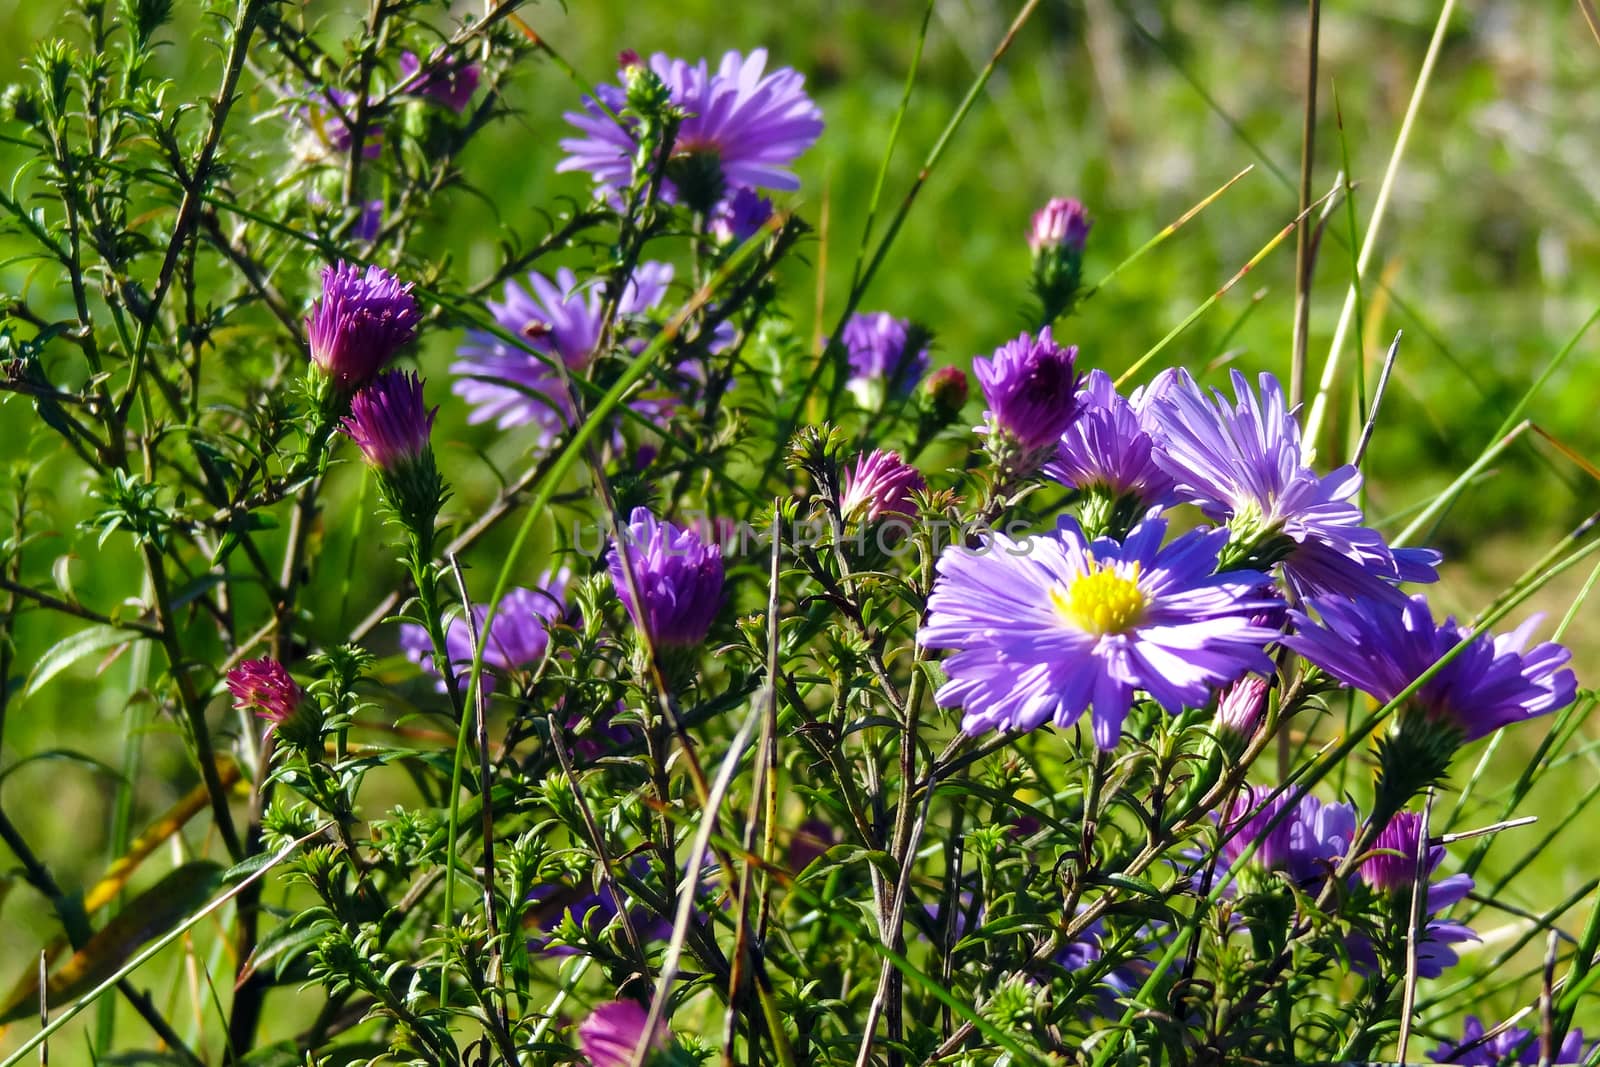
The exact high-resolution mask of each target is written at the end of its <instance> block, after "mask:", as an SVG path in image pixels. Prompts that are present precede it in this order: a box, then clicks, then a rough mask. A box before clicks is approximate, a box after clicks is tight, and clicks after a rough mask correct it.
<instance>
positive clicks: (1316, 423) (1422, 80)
mask: <svg viewBox="0 0 1600 1067" xmlns="http://www.w3.org/2000/svg"><path fill="white" fill-rule="evenodd" d="M1455 6H1456V0H1444V3H1443V5H1442V6H1441V7H1440V8H1439V18H1438V20H1437V21H1436V22H1435V23H1434V27H1433V37H1432V39H1431V40H1430V41H1429V42H1428V50H1427V52H1426V53H1425V54H1424V55H1423V57H1422V67H1421V69H1419V70H1418V71H1417V80H1416V84H1415V85H1413V86H1412V89H1411V100H1410V102H1409V103H1407V104H1406V113H1405V117H1404V118H1402V119H1401V120H1400V130H1399V132H1398V133H1397V134H1396V135H1395V141H1394V150H1393V151H1392V152H1391V153H1390V154H1389V163H1388V166H1387V167H1385V168H1384V172H1383V181H1382V182H1381V183H1379V185H1378V196H1377V199H1375V200H1374V201H1373V203H1372V217H1371V218H1370V219H1368V220H1367V232H1366V236H1365V237H1363V238H1362V241H1361V251H1360V253H1359V254H1358V255H1357V256H1356V269H1355V275H1354V277H1353V280H1352V282H1351V286H1350V288H1349V290H1348V291H1347V292H1346V294H1345V299H1344V307H1343V308H1342V309H1341V310H1340V312H1339V322H1338V325H1336V326H1335V327H1334V331H1333V342H1332V343H1331V344H1330V345H1329V346H1328V360H1327V362H1326V363H1324V364H1323V366H1322V380H1321V381H1320V382H1319V383H1318V384H1317V395H1316V397H1315V398H1314V399H1313V400H1312V402H1311V412H1310V414H1309V415H1308V416H1307V417H1306V429H1305V440H1306V441H1308V442H1310V443H1311V445H1312V446H1313V447H1315V445H1316V442H1317V435H1318V433H1319V432H1320V431H1321V429H1322V420H1323V417H1324V415H1325V414H1326V412H1327V408H1328V393H1329V392H1330V390H1332V388H1333V382H1334V378H1335V377H1336V376H1337V375H1338V373H1339V361H1340V359H1341V358H1342V355H1343V352H1344V341H1345V335H1346V334H1347V333H1348V332H1349V330H1350V325H1351V322H1352V320H1353V318H1354V316H1355V306H1356V299H1357V288H1356V287H1357V284H1358V283H1359V282H1360V279H1361V277H1362V276H1363V275H1365V274H1366V273H1367V267H1368V266H1369V265H1370V264H1371V262H1372V254H1373V252H1374V250H1375V249H1376V248H1377V246H1378V234H1379V233H1380V232H1381V231H1382V229H1383V220H1384V216H1385V215H1386V214H1387V213H1388V209H1389V197H1390V196H1391V195H1392V194H1393V192H1394V185H1395V180H1396V178H1397V177H1398V176H1399V173H1400V163H1401V161H1402V160H1403V159H1404V158H1405V154H1406V144H1407V142H1409V141H1410V139H1411V128H1412V126H1413V125H1415V123H1416V120H1417V114H1418V113H1419V112H1420V111H1421V109H1422V100H1423V97H1424V96H1426V95H1427V91H1428V83H1429V82H1430V81H1431V80H1432V78H1433V68H1434V64H1435V63H1437V62H1438V59H1439V52H1440V50H1441V49H1442V48H1443V46H1444V38H1445V30H1446V29H1448V28H1449V25H1450V15H1451V13H1452V12H1453V11H1454V10H1455ZM1513 421H1515V420H1513Z"/></svg>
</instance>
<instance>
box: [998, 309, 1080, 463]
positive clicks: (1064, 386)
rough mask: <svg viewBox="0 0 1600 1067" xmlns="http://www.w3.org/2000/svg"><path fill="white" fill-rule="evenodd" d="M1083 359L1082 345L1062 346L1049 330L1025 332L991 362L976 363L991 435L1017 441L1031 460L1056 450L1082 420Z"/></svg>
mask: <svg viewBox="0 0 1600 1067" xmlns="http://www.w3.org/2000/svg"><path fill="white" fill-rule="evenodd" d="M1077 359H1078V346H1077V345H1072V346H1070V347H1067V348H1063V347H1061V346H1060V345H1058V344H1056V342H1055V338H1054V337H1052V336H1051V335H1050V328H1049V327H1048V326H1047V327H1045V328H1044V329H1043V330H1041V331H1039V335H1038V336H1037V337H1035V336H1034V335H1032V334H1027V333H1024V334H1022V335H1020V336H1018V337H1017V338H1016V340H1013V341H1007V342H1006V343H1005V344H1003V345H1001V346H1000V347H999V348H997V349H996V350H995V352H994V355H993V356H991V357H989V358H988V359H985V358H983V357H981V356H980V357H978V358H977V359H974V360H973V361H972V373H973V374H975V375H977V377H978V384H979V385H980V386H982V387H983V399H984V400H985V401H986V402H987V403H988V405H989V410H988V411H986V412H984V419H985V421H986V423H987V425H988V428H989V430H990V432H991V433H993V434H996V435H999V436H1002V437H1006V438H1009V439H1011V440H1013V441H1015V442H1016V444H1017V446H1018V447H1019V448H1021V449H1022V451H1023V453H1024V454H1026V455H1031V454H1033V453H1037V452H1039V451H1040V450H1042V449H1044V448H1046V447H1054V446H1055V444H1056V442H1057V441H1058V440H1060V438H1061V435H1062V434H1064V433H1066V432H1067V427H1069V426H1071V425H1072V421H1073V420H1074V419H1076V418H1077V417H1078V412H1079V403H1078V388H1079V386H1080V385H1081V384H1082V378H1081V376H1080V375H1079V374H1078V372H1077ZM1022 465H1023V466H1029V465H1030V464H1029V463H1028V462H1026V461H1024V462H1023V464H1022Z"/></svg>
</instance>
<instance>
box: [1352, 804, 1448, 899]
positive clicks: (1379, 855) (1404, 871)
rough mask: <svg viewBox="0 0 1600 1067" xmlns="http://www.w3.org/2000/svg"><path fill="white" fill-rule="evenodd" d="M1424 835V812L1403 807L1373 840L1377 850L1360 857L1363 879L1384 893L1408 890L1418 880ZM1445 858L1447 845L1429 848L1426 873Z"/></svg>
mask: <svg viewBox="0 0 1600 1067" xmlns="http://www.w3.org/2000/svg"><path fill="white" fill-rule="evenodd" d="M1421 835H1422V816H1420V815H1418V814H1417V813H1416V812H1414V811H1402V812H1399V813H1398V814H1396V815H1395V817H1394V818H1392V819H1390V820H1389V825H1388V826H1385V827H1384V828H1383V831H1382V832H1381V833H1379V834H1378V836H1377V839H1376V840H1374V841H1373V842H1372V848H1373V850H1374V854H1373V855H1371V856H1368V857H1367V858H1366V859H1364V860H1362V861H1361V870H1360V874H1361V880H1362V881H1363V882H1365V883H1367V884H1368V885H1370V886H1371V887H1372V888H1374V889H1376V890H1378V891H1379V892H1381V893H1393V892H1396V891H1398V890H1401V889H1406V890H1409V889H1410V888H1411V886H1412V885H1413V884H1414V883H1415V882H1416V880H1417V859H1418V857H1417V846H1418V844H1419V840H1418V839H1419V838H1420V837H1421ZM1443 859H1444V846H1443V845H1434V846H1432V847H1431V848H1429V849H1428V857H1427V859H1426V860H1425V861H1424V873H1427V874H1431V873H1433V869H1434V868H1435V867H1437V866H1439V861H1441V860H1443Z"/></svg>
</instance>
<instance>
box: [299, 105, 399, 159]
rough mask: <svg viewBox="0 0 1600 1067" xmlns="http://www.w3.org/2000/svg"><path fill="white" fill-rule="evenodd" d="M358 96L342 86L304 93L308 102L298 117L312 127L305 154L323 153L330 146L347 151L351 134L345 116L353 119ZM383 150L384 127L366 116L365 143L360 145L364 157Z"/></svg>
mask: <svg viewBox="0 0 1600 1067" xmlns="http://www.w3.org/2000/svg"><path fill="white" fill-rule="evenodd" d="M358 99H359V97H358V96H357V95H356V94H355V93H352V92H347V91H345V90H344V89H328V90H326V91H322V90H318V91H316V92H312V93H310V94H309V95H308V96H307V103H306V105H305V107H304V108H302V109H301V110H300V111H299V119H300V121H301V122H302V123H303V124H304V125H305V126H306V127H309V129H310V131H311V138H312V141H313V142H314V143H313V144H309V145H305V146H304V147H305V148H306V149H307V154H308V155H311V156H312V157H317V156H322V155H325V154H326V153H327V150H329V149H331V150H332V151H334V152H348V151H350V145H351V144H352V143H353V142H354V137H353V135H352V134H351V132H350V125H349V123H348V122H346V118H349V119H351V120H354V119H355V113H356V101H357V100H358ZM382 153H383V127H381V126H380V125H378V123H377V122H375V121H373V119H372V118H371V116H368V119H367V129H366V143H364V144H363V145H362V146H361V156H362V158H363V159H377V158H378V156H379V155H381V154H382Z"/></svg>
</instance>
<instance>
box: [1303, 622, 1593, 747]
mask: <svg viewBox="0 0 1600 1067" xmlns="http://www.w3.org/2000/svg"><path fill="white" fill-rule="evenodd" d="M1310 606H1312V607H1314V608H1315V609H1316V613H1317V615H1318V617H1319V618H1318V619H1316V620H1314V619H1312V617H1311V616H1310V615H1309V614H1307V613H1306V612H1305V611H1293V612H1291V613H1290V615H1291V617H1292V618H1293V620H1294V623H1295V630H1296V633H1295V634H1294V636H1292V637H1288V638H1286V639H1285V640H1284V644H1285V645H1287V646H1288V647H1290V648H1292V649H1294V650H1295V651H1296V652H1298V653H1300V654H1301V655H1302V656H1304V657H1306V659H1308V660H1310V661H1311V662H1312V663H1315V664H1316V665H1317V666H1319V667H1321V668H1322V669H1323V670H1325V671H1327V672H1328V673H1329V674H1331V675H1333V676H1334V677H1335V678H1337V679H1339V680H1340V681H1341V682H1344V683H1345V684H1346V685H1351V686H1354V687H1355V688H1357V689H1360V690H1362V691H1363V692H1365V693H1367V694H1369V695H1371V696H1372V697H1374V698H1376V699H1377V700H1379V701H1381V702H1383V703H1388V702H1389V701H1391V700H1393V699H1394V698H1395V697H1397V696H1398V695H1400V693H1402V692H1404V691H1405V689H1406V688H1407V687H1409V686H1410V685H1411V683H1412V682H1414V681H1416V679H1417V678H1419V677H1421V675H1422V674H1423V672H1424V671H1426V670H1427V669H1428V668H1429V667H1432V666H1433V665H1434V664H1435V663H1437V662H1438V661H1439V660H1440V659H1441V658H1442V657H1443V656H1444V654H1445V653H1446V652H1448V651H1450V650H1451V649H1452V648H1454V647H1455V646H1456V645H1457V644H1459V643H1460V642H1461V641H1462V639H1463V638H1465V637H1467V636H1468V635H1469V634H1470V633H1471V632H1472V631H1471V628H1469V627H1466V626H1461V625H1458V624H1457V623H1456V621H1455V620H1454V619H1453V618H1447V619H1445V620H1444V622H1442V623H1436V622H1434V621H1433V614H1432V613H1431V612H1430V611H1429V610H1428V602H1427V600H1426V599H1424V598H1423V597H1421V596H1416V597H1412V598H1411V599H1410V600H1406V601H1402V602H1401V604H1400V605H1395V604H1392V603H1390V602H1389V601H1388V600H1356V601H1346V600H1343V599H1340V598H1335V597H1324V598H1320V599H1317V600H1313V601H1311V602H1310ZM1538 623H1539V618H1538V617H1537V616H1535V617H1534V618H1531V619H1529V620H1528V621H1527V622H1525V623H1524V624H1523V625H1521V626H1519V627H1518V628H1517V629H1515V630H1513V631H1511V632H1510V633H1508V634H1501V635H1498V636H1491V635H1489V634H1480V635H1479V636H1477V637H1474V638H1472V640H1471V641H1470V642H1469V643H1468V645H1467V647H1466V648H1464V649H1463V650H1462V651H1461V652H1459V653H1457V655H1456V656H1455V658H1453V659H1452V660H1451V661H1450V662H1449V663H1447V664H1445V666H1444V667H1443V668H1441V669H1440V671H1439V673H1437V674H1435V675H1434V676H1433V677H1432V678H1430V679H1429V680H1428V681H1427V682H1426V683H1425V684H1424V685H1423V686H1422V688H1421V689H1419V690H1418V691H1417V692H1416V693H1415V694H1413V695H1412V697H1411V698H1410V700H1409V702H1408V703H1407V706H1406V707H1405V708H1404V709H1402V711H1401V719H1402V722H1404V721H1405V720H1406V719H1407V718H1411V717H1417V718H1420V719H1422V720H1425V721H1426V722H1428V723H1431V724H1436V725H1443V726H1447V727H1449V728H1450V729H1452V730H1455V731H1458V732H1459V734H1460V739H1461V740H1462V741H1473V740H1476V739H1477V738H1480V737H1483V736H1484V735H1486V734H1490V733H1493V732H1494V731H1496V730H1498V729H1500V728H1501V727H1503V726H1508V725H1510V724H1511V723H1515V722H1521V721H1522V720H1524V719H1531V718H1534V717H1536V716H1539V715H1544V714H1547V713H1549V712H1552V711H1555V710H1557V709H1558V708H1563V707H1566V706H1567V705H1568V704H1570V703H1571V702H1572V699H1573V697H1574V696H1575V695H1576V691H1577V679H1576V678H1575V677H1574V676H1573V673H1572V671H1570V670H1567V669H1565V664H1566V663H1567V661H1568V660H1570V659H1571V658H1572V653H1571V652H1570V651H1568V650H1567V649H1566V648H1564V647H1562V646H1561V645H1558V644H1555V643H1554V642H1548V641H1547V642H1544V643H1543V644H1538V645H1535V646H1534V647H1533V648H1531V649H1528V650H1527V651H1524V649H1525V648H1527V645H1528V641H1529V640H1530V638H1531V637H1532V636H1533V629H1534V627H1535V626H1537V625H1538Z"/></svg>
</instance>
